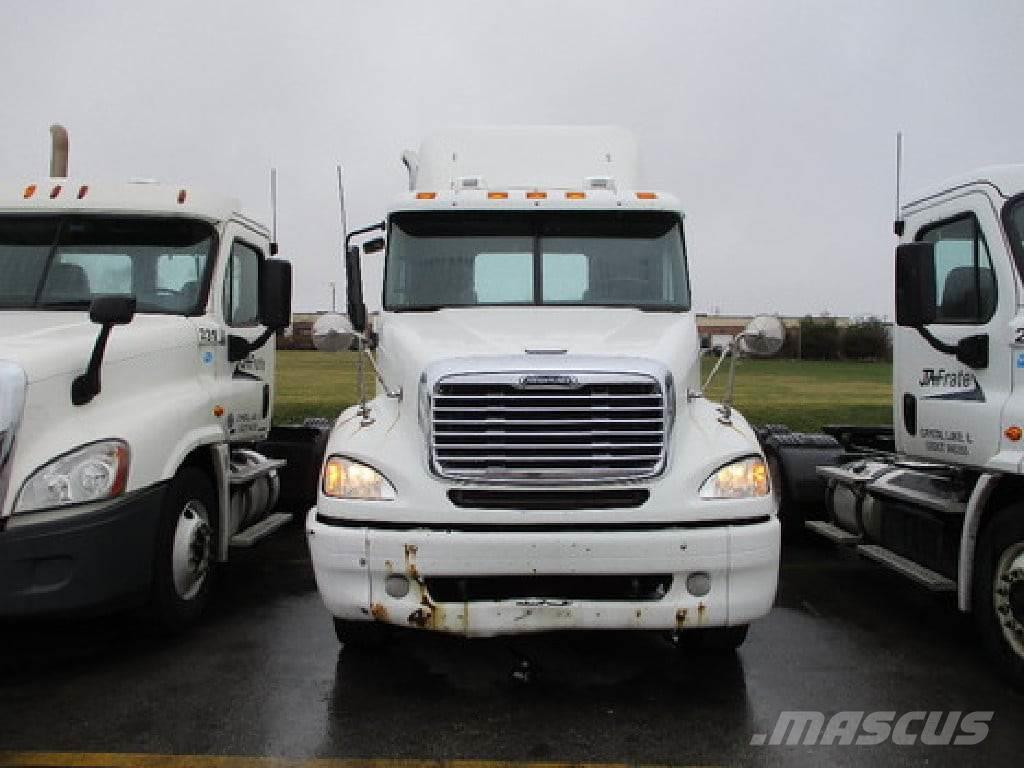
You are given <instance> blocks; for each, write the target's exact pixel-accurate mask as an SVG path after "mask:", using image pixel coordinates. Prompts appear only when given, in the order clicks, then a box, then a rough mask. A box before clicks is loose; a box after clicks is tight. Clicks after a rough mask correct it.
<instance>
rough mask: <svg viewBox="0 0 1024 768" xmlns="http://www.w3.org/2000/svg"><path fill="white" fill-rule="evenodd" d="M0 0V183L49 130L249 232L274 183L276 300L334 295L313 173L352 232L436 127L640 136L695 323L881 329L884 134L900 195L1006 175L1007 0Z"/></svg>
mask: <svg viewBox="0 0 1024 768" xmlns="http://www.w3.org/2000/svg"><path fill="white" fill-rule="evenodd" d="M0 7H2V8H3V19H4V21H3V24H2V25H0V71H2V72H3V73H4V74H3V77H2V79H0V116H2V120H0V171H2V173H0V176H2V178H5V179H8V180H9V181H11V182H20V181H21V180H23V179H26V178H29V177H33V176H41V175H43V174H44V173H45V171H46V168H47V157H48V151H49V145H48V142H49V137H48V134H47V128H48V126H49V125H50V123H51V122H54V121H60V122H63V123H64V124H66V125H67V126H68V128H69V129H70V131H71V142H72V147H71V149H72V153H71V171H72V175H74V176H76V177H86V178H88V179H92V180H103V179H107V180H113V179H127V178H129V177H140V176H141V177H152V178H156V179H160V180H162V181H168V182H173V183H177V182H188V183H192V184H194V185H196V186H202V187H205V188H209V189H211V190H218V191H224V192H227V193H230V194H232V195H235V196H237V197H239V198H241V199H242V201H243V204H244V207H245V209H246V210H247V212H249V213H250V214H252V215H255V216H256V217H258V218H261V219H264V220H266V221H269V218H270V217H269V202H268V195H267V174H268V169H269V168H270V167H271V166H276V167H277V168H278V169H279V187H280V193H279V197H280V201H279V203H280V206H279V238H280V240H281V244H282V255H284V256H287V257H288V258H290V259H291V260H292V262H293V263H294V265H295V274H296V288H295V290H296V295H295V306H296V309H324V308H327V307H329V304H330V290H329V288H328V285H327V284H328V281H330V280H332V279H334V280H338V281H339V284H340V283H341V281H342V280H343V277H342V275H341V269H340V259H339V258H338V256H339V251H340V248H339V228H338V223H337V199H336V183H335V171H334V167H335V164H336V163H341V164H342V165H344V167H345V170H346V194H347V198H348V207H349V222H350V225H351V226H353V227H354V226H359V225H362V224H365V223H369V222H371V221H373V220H376V219H379V218H380V217H382V215H383V214H384V211H385V209H386V207H387V204H388V202H389V200H390V199H391V198H392V197H393V196H394V195H396V194H398V193H399V192H400V191H401V190H402V189H403V188H404V186H405V182H406V175H405V170H404V168H403V167H402V166H401V164H400V163H399V159H398V158H399V153H400V152H401V150H402V149H404V148H414V147H416V146H418V144H419V141H420V138H421V137H422V136H424V135H425V134H427V133H429V132H432V131H435V130H438V129H441V128H444V127H445V126H449V125H463V124H513V123H514V124H525V123H531V124H532V123H540V124H563V123H574V124H607V123H614V124H619V125H623V126H625V127H627V128H630V129H632V130H633V131H635V133H636V134H637V136H638V138H639V141H640V147H641V153H642V163H643V168H644V170H645V173H644V175H645V177H646V180H647V186H650V187H655V188H663V189H667V190H670V191H672V192H674V193H676V194H677V195H678V196H679V197H680V198H681V199H682V201H683V205H684V208H685V210H686V214H687V233H688V246H689V253H690V264H691V273H692V282H693V286H694V299H695V307H696V309H698V310H700V311H707V310H710V309H712V308H714V307H718V308H720V309H721V310H722V311H724V312H756V311H780V312H785V313H805V312H813V313H818V312H820V311H822V310H828V311H830V312H832V313H834V314H862V313H869V312H871V313H876V314H888V315H891V314H892V308H891V307H892V280H891V272H892V268H891V259H892V248H893V244H894V243H893V238H892V236H891V220H892V216H893V198H894V189H893V151H894V150H893V145H894V135H895V131H896V130H897V128H900V129H902V130H903V131H904V133H905V136H906V139H905V142H906V144H905V150H906V151H905V155H906V164H905V178H906V186H908V187H910V188H914V187H918V186H921V185H923V184H927V183H930V182H932V181H937V180H940V179H942V178H944V177H946V176H949V175H952V174H956V173H959V172H961V171H966V170H969V169H971V168H974V167H976V166H979V165H985V164H990V163H1001V162H1019V161H1024V146H1022V135H1024V134H1022V127H1024V101H1022V100H1021V98H1020V95H1019V91H1020V87H1021V83H1022V70H1024V67H1022V64H1021V59H1020V48H1021V44H1022V42H1024V2H1021V0H1005V1H1003V0H974V1H973V2H972V1H969V0H963V1H962V2H946V1H938V0H919V1H917V2H898V1H897V0H878V1H874V0H856V1H855V2H814V1H812V0H806V1H805V2H796V1H795V0H794V1H786V2H782V1H776V2H769V1H768V0H751V1H750V2H708V1H707V0H704V1H703V2H688V1H687V2H683V1H680V0H676V1H674V2H672V1H668V0H666V1H664V2H655V1H653V0H651V1H645V0H632V1H631V2H599V1H598V0H578V1H576V0H573V1H560V0H535V1H532V2H530V1H525V0H524V1H522V2H500V3H499V2H485V1H483V0H467V1H465V2H462V1H460V2H449V1H447V0H443V1H442V0H438V1H435V2H429V3H427V2H415V1H414V2H387V1H385V0H381V1H380V2H354V1H353V0H346V1H344V2H343V1H341V0H335V1H334V2H319V3H312V2H301V3H298V2H297V3H287V4H286V3H269V2H268V3H259V2H252V0H250V1H249V2H212V1H209V0H208V1H206V2H193V1H192V0H187V1H186V0H176V1H175V2H161V3H150V2H139V1H138V0H136V1H135V2H12V1H9V0H8V1H6V2H3V3H2V6H0ZM370 258H373V257H370ZM339 295H340V294H339Z"/></svg>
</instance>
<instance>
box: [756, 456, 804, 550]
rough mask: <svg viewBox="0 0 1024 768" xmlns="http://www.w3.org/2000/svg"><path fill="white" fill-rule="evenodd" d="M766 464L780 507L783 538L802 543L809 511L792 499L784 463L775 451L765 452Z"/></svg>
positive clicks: (773, 494)
mask: <svg viewBox="0 0 1024 768" xmlns="http://www.w3.org/2000/svg"><path fill="white" fill-rule="evenodd" d="M765 463H766V464H767V465H768V477H769V480H770V482H771V484H772V496H773V497H774V498H775V502H776V504H777V505H778V512H777V514H778V517H779V525H780V526H781V527H782V536H783V538H784V539H786V540H787V541H800V540H802V539H803V538H804V533H805V532H804V521H805V519H806V517H807V510H806V509H805V508H804V507H803V506H801V505H800V504H797V503H796V502H795V501H793V499H792V498H791V497H790V495H789V493H788V491H787V489H786V478H785V472H784V471H783V469H782V462H781V460H780V459H779V456H778V454H777V453H776V452H775V451H772V450H767V451H765Z"/></svg>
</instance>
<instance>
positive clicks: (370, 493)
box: [323, 456, 395, 501]
mask: <svg viewBox="0 0 1024 768" xmlns="http://www.w3.org/2000/svg"><path fill="white" fill-rule="evenodd" d="M323 480H324V483H323V485H324V495H325V496H333V497H334V498H336V499H363V500H365V501H391V500H392V499H394V498H395V487H394V486H393V485H392V484H391V483H389V482H388V479H387V478H386V477H384V475H382V474H381V473H380V472H378V471H377V470H375V469H374V468H373V467H368V466H366V465H365V464H360V463H359V462H358V461H352V459H346V458H345V457H344V456H331V458H329V459H328V460H327V463H326V464H325V465H324V478H323Z"/></svg>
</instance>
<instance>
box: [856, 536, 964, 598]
mask: <svg viewBox="0 0 1024 768" xmlns="http://www.w3.org/2000/svg"><path fill="white" fill-rule="evenodd" d="M857 552H858V553H859V554H862V555H864V556H865V557H868V558H871V559H872V560H874V561H875V562H878V563H881V564H882V565H886V566H888V567H889V568H892V569H893V570H894V571H896V572H897V573H901V574H903V575H904V576H906V577H907V578H908V579H910V580H911V581H914V582H917V583H918V584H920V585H921V586H922V587H926V588H927V589H930V590H931V591H932V592H956V582H955V581H953V580H952V579H947V578H946V577H945V576H943V575H942V574H941V573H936V572H935V571H933V570H931V569H930V568H925V567H924V566H923V565H919V564H918V563H915V562H914V561H913V560H908V559H907V558H905V557H903V556H902V555H897V554H896V553H895V552H893V551H892V550H889V549H886V548H885V547H881V546H879V545H877V544H861V545H860V546H859V547H857Z"/></svg>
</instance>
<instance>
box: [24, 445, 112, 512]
mask: <svg viewBox="0 0 1024 768" xmlns="http://www.w3.org/2000/svg"><path fill="white" fill-rule="evenodd" d="M127 484H128V444H127V443H125V442H124V441H122V440H101V441H100V442H98V443H91V444H89V445H84V446H82V447H81V448H78V449H76V450H74V451H72V452H71V453H67V454H64V455H63V456H61V457H60V458H59V459H55V460H54V461H51V462H50V463H49V464H46V465H44V466H42V467H40V468H39V469H37V470H36V471H35V472H34V473H33V474H32V475H31V476H30V477H29V478H28V480H26V481H25V484H24V485H23V486H22V487H21V493H19V494H18V500H17V502H15V504H14V513H15V514H18V513H20V512H32V511H35V510H39V509H51V508H53V507H62V506H66V505H68V504H82V503H84V502H88V501H102V500H104V499H112V498H114V497H115V496H120V495H121V494H122V493H124V489H125V486H126V485H127Z"/></svg>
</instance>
